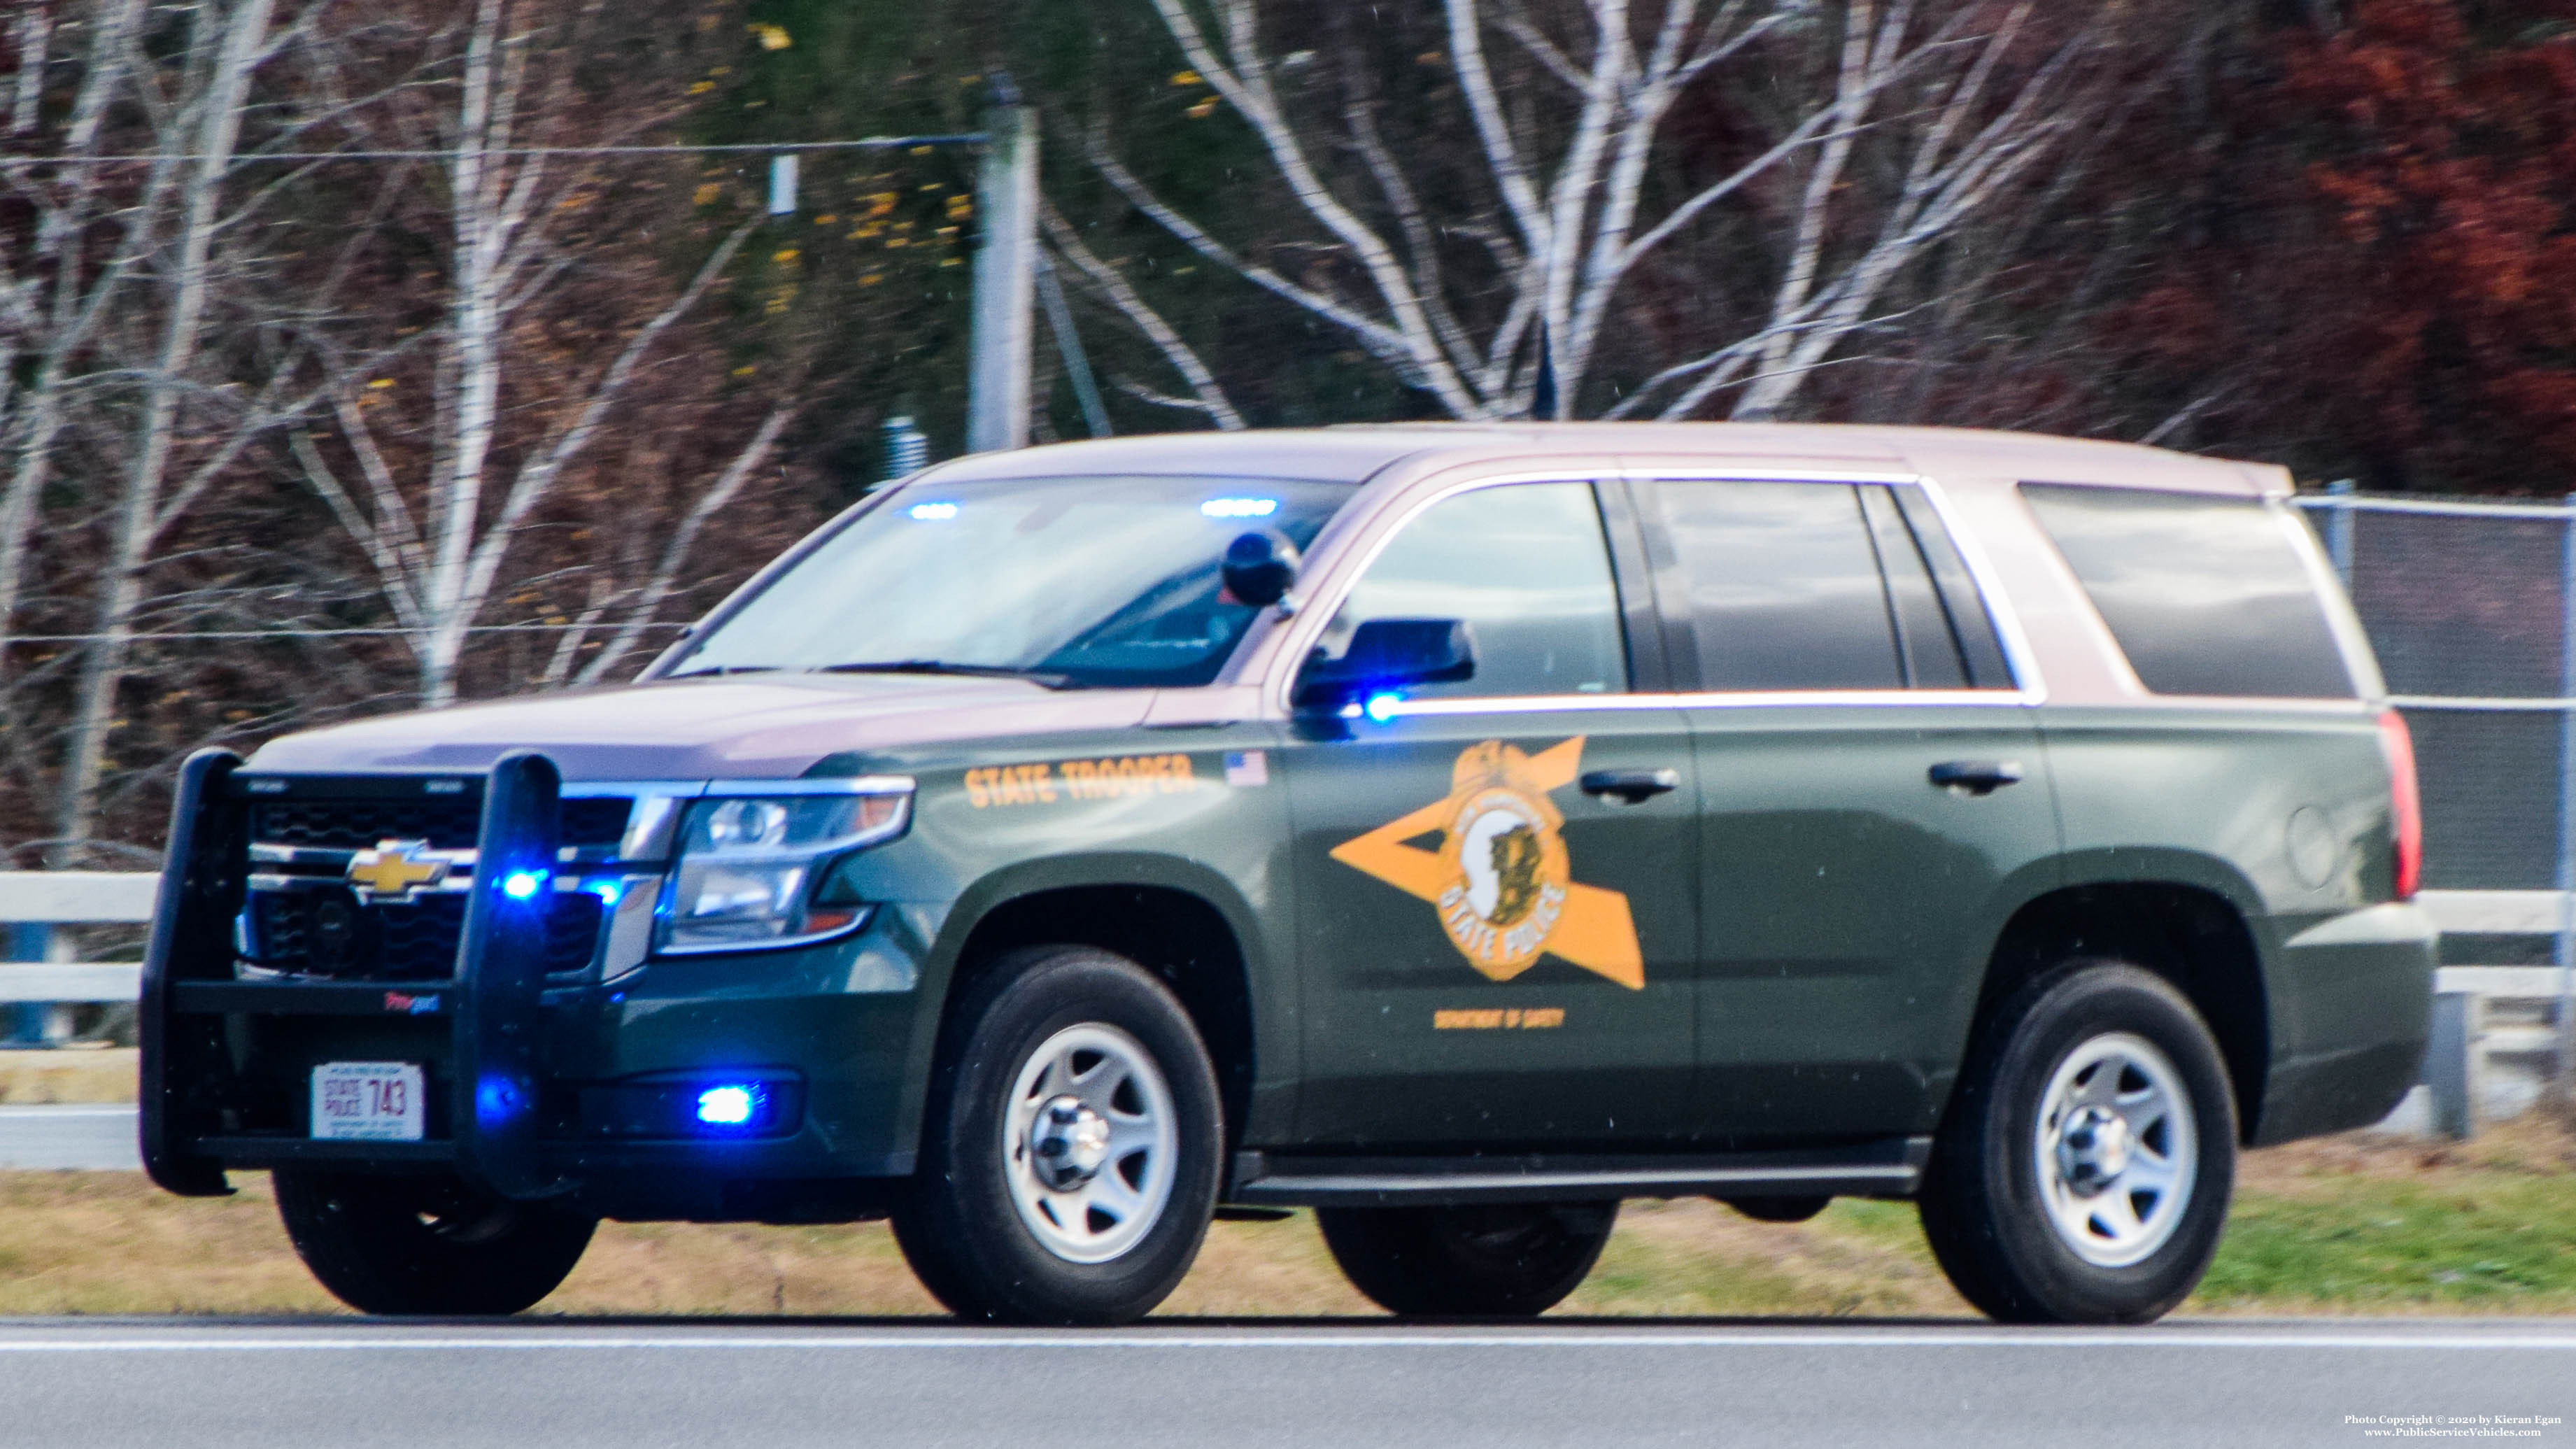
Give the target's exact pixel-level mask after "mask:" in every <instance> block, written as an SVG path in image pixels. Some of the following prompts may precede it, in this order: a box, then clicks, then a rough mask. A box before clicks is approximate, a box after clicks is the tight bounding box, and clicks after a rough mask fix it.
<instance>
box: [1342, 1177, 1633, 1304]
mask: <svg viewBox="0 0 2576 1449" xmlns="http://www.w3.org/2000/svg"><path fill="white" fill-rule="evenodd" d="M1315 1218H1316V1221H1317V1223H1318V1224H1319V1225H1320V1226H1321V1227H1322V1228H1323V1230H1324V1245H1325V1246H1326V1247H1328V1248H1330V1249H1332V1252H1333V1261H1334V1262H1336V1263H1339V1264H1340V1265H1341V1268H1342V1273H1343V1275H1344V1276H1346V1277H1348V1278H1349V1279H1350V1280H1351V1286H1352V1287H1354V1288H1357V1289H1359V1290H1360V1292H1362V1293H1364V1294H1367V1295H1368V1297H1369V1300H1370V1301H1371V1302H1373V1303H1375V1304H1377V1305H1378V1306H1379V1307H1381V1308H1384V1309H1385V1310H1387V1311H1388V1312H1389V1313H1393V1314H1396V1315H1398V1316H1399V1317H1404V1318H1534V1317H1536V1316H1538V1315H1539V1314H1541V1313H1544V1312H1546V1311H1547V1310H1548V1309H1550V1308H1553V1307H1555V1306H1556V1305H1557V1304H1559V1303H1562V1302H1564V1301H1565V1295H1567V1294H1568V1293H1571V1292H1573V1291H1574V1290H1575V1289H1576V1288H1577V1287H1578V1286H1580V1285H1581V1284H1582V1282H1583V1279H1584V1276H1585V1275H1586V1274H1588V1273H1590V1272H1591V1271H1592V1265H1593V1263H1594V1262H1596V1261H1598V1260H1599V1258H1600V1257H1601V1247H1602V1245H1603V1244H1604V1243H1607V1242H1609V1241H1610V1228H1611V1225H1612V1224H1614V1223H1616V1222H1617V1221H1618V1219H1619V1204H1618V1203H1616V1202H1597V1203H1493V1204H1477V1205H1467V1206H1459V1207H1393V1208H1331V1207H1328V1208H1318V1209H1316V1210H1315Z"/></svg>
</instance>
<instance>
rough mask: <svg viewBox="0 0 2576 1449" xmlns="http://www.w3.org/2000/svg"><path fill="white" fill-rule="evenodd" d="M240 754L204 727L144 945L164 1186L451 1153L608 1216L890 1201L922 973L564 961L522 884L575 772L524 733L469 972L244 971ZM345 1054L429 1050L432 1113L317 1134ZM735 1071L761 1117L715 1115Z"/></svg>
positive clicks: (799, 1213)
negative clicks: (894, 977)
mask: <svg viewBox="0 0 2576 1449" xmlns="http://www.w3.org/2000/svg"><path fill="white" fill-rule="evenodd" d="M240 764H241V762H240V760H239V759H238V758H237V757H235V756H233V755H231V754H229V753H227V752H222V751H207V752H203V753H201V754H200V755H198V756H197V757H195V758H192V759H191V760H190V761H189V762H188V764H187V766H186V767H185V769H184V770H183V772H182V776H181V780H180V788H179V797H178V801H177V803H176V806H175V809H174V816H173V820H172V828H171V834H170V856H169V865H168V868H167V869H166V870H165V872H164V874H163V878H162V883H161V894H160V899H159V903H158V909H157V910H156V912H155V916H154V927H153V934H152V939H151V944H150V947H149V952H148V955H147V957H146V961H145V968H144V989H143V998H142V1023H141V1028H142V1045H143V1052H142V1077H141V1083H140V1085H141V1099H142V1100H141V1112H140V1119H141V1136H142V1150H143V1158H144V1165H145V1168H146V1170H147V1171H148V1172H149V1173H150V1175H151V1177H152V1179H153V1181H154V1182H156V1183H158V1184H159V1185H160V1186H162V1187H163V1188H165V1189H167V1190H169V1191H171V1192H175V1193H180V1194H185V1195H191V1196H205V1195H215V1194H221V1193H225V1192H228V1191H230V1190H231V1189H230V1187H229V1185H228V1183H227V1181H226V1178H225V1173H226V1171H227V1169H235V1168H239V1169H273V1168H317V1169H326V1170H344V1171H352V1172H365V1173H437V1174H452V1175H454V1176H457V1177H460V1178H462V1179H464V1180H465V1181H467V1182H469V1183H471V1184H473V1185H475V1186H477V1187H479V1188H482V1189H483V1190H485V1191H488V1192H490V1193H493V1194H495V1195H498V1196H502V1197H508V1198H517V1199H538V1198H548V1199H557V1200H564V1201H570V1202H576V1203H580V1204H582V1205H584V1206H585V1207H586V1208H588V1209H590V1210H593V1211H596V1212H598V1213H599V1214H600V1215H602V1216H621V1217H698V1218H711V1219H738V1218H767V1219H772V1220H790V1221H802V1220H827V1219H834V1218H842V1217H848V1216H854V1215H856V1216H863V1215H867V1214H868V1213H870V1212H872V1211H875V1210H880V1206H881V1204H880V1202H879V1199H881V1198H882V1197H883V1196H884V1195H885V1194H884V1192H883V1191H882V1189H883V1188H884V1187H885V1183H884V1182H883V1181H882V1179H889V1178H900V1177H902V1176H903V1175H905V1174H908V1173H909V1172H910V1170H911V1167H912V1155H911V1153H910V1152H909V1151H907V1150H902V1149H903V1148H905V1147H908V1146H909V1144H908V1143H900V1144H899V1143H898V1142H897V1141H896V1140H895V1136H894V1134H893V1132H892V1119H893V1117H894V1113H893V1111H892V1105H893V1103H894V1101H895V1099H896V1095H897V1093H896V1091H895V1087H896V1084H897V1083H899V1081H900V1079H901V1075H902V1063H901V1058H902V1056H903V1053H904V1049H905V1044H906V1043H908V1041H909V1039H910V1037H911V1035H912V1031H911V1015H912V1004H913V994H912V993H911V992H909V991H879V992H875V993H850V992H847V991H846V989H843V990H835V989H834V985H835V981H836V978H835V973H834V972H833V971H832V970H828V969H824V968H823V967H821V966H819V965H817V964H815V955H816V953H806V956H805V957H803V958H798V957H797V956H796V955H795V954H794V953H781V956H782V957H784V958H785V959H784V960H783V961H782V960H780V959H775V958H764V961H765V964H762V965H757V966H750V967H740V966H737V968H736V969H735V970H733V971H731V972H730V973H728V972H727V971H725V969H724V967H723V965H721V964H719V963H715V962H707V963H702V964H691V965H686V966H675V967H669V968H665V967H660V966H652V967H647V968H646V969H645V970H644V971H642V972H640V973H636V974H635V975H633V976H632V977H629V978H623V979H621V980H620V981H618V982H614V983H610V984H607V985H584V986H576V987H565V986H562V985H559V984H558V985H554V986H551V987H550V986H549V984H548V982H547V978H546V976H545V924H544V919H543V916H542V913H541V910H540V907H539V904H538V902H537V901H534V900H530V899H524V898H522V897H521V896H514V895H513V894H512V893H511V892H510V891H509V890H507V889H504V884H505V882H509V881H510V879H511V877H512V876H513V875H514V874H530V873H533V874H535V875H538V876H540V877H542V876H543V875H544V874H545V873H546V872H548V871H549V870H550V869H551V868H552V866H553V863H554V862H555V860H556V859H557V848H556V835H557V827H556V820H557V813H558V812H557V794H558V787H559V780H558V778H557V776H556V772H555V770H554V768H553V766H552V765H551V764H549V763H548V762H547V761H546V760H545V759H544V758H543V757H542V756H538V755H533V754H519V755H513V756H511V757H508V758H505V759H503V760H501V761H500V762H498V763H497V764H496V765H494V767H493V768H492V769H491V770H490V771H489V772H488V773H487V774H486V775H485V776H484V778H483V780H482V782H481V788H482V791H483V800H482V813H481V826H480V830H479V834H478V836H477V852H476V857H475V860H476V864H475V867H474V878H473V881H472V886H471V895H470V898H469V900H468V903H467V905H466V908H465V924H464V928H463V932H462V936H461V938H460V940H459V942H458V948H457V960H456V966H455V970H454V973H453V975H452V977H451V978H449V979H445V980H439V981H424V982H399V983H386V982H341V981H312V980H272V979H252V980H245V979H240V977H239V973H238V972H237V970H236V968H235V950H234V946H233V926H234V921H235V919H236V918H237V917H238V916H239V915H240V913H241V911H242V908H243V903H244V898H245V891H246V889H247V866H246V860H247V855H248V851H247V846H248V837H249V811H250V808H251V804H252V801H251V799H250V797H249V796H248V795H247V793H246V791H245V789H244V787H243V786H244V782H243V781H241V780H238V779H236V778H235V774H236V771H237V770H238V769H239V766H240ZM540 899H541V896H540ZM799 959H802V960H804V961H805V963H806V966H805V969H803V970H802V971H800V970H798V969H797V967H796V965H795V964H794V963H795V962H796V961H797V960H799ZM879 969H880V971H882V970H884V969H885V968H883V967H880V968H879ZM849 975H850V972H849V970H848V969H847V968H844V969H842V970H841V971H840V972H839V974H838V977H837V980H838V982H839V983H841V984H842V985H843V986H844V987H845V986H846V983H847V982H848V980H849ZM868 1042H882V1043H884V1044H885V1045H884V1047H883V1049H882V1051H874V1052H872V1051H870V1050H868V1049H866V1048H865V1047H864V1046H861V1045H858V1044H863V1043H868ZM880 1057H882V1058H883V1059H882V1060H879V1058H880ZM326 1060H384V1061H406V1062H415V1063H419V1064H421V1065H422V1067H423V1069H424V1073H425V1077H426V1081H427V1086H428V1089H429V1096H430V1099H431V1100H430V1102H429V1104H428V1108H429V1110H428V1111H427V1112H426V1113H425V1114H424V1115H425V1118H426V1123H425V1128H426V1130H425V1133H424V1136H423V1138H422V1139H421V1140H418V1141H399V1142H386V1141H342V1140H324V1139H318V1138H315V1137H313V1136H311V1135H310V1129H309V1126H308V1125H307V1124H306V1123H305V1122H304V1121H303V1119H302V1115H301V1114H302V1101H303V1098H302V1091H303V1083H304V1082H305V1080H306V1079H307V1078H308V1077H309V1074H310V1072H311V1069H312V1068H313V1067H314V1066H315V1065H317V1064H318V1063H320V1062H322V1061H326ZM708 1063H714V1064H715V1065H708ZM718 1089H722V1090H726V1091H728V1092H732V1091H739V1092H740V1093H741V1094H742V1095H741V1097H740V1098H739V1099H730V1098H729V1099H728V1100H727V1102H726V1105H727V1106H728V1107H730V1106H734V1105H737V1104H738V1105H739V1106H740V1107H741V1108H742V1120H740V1121H739V1122H733V1121H724V1122H712V1123H711V1122H710V1121H709V1120H707V1119H706V1118H703V1117H701V1116H700V1115H699V1113H698V1111H697V1108H698V1106H699V1101H700V1098H701V1095H702V1094H703V1093H705V1092H707V1091H710V1090H718ZM726 1115H728V1116H729V1115H731V1114H730V1113H727V1114H726Z"/></svg>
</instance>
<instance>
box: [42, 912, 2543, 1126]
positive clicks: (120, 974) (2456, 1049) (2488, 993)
mask: <svg viewBox="0 0 2576 1449" xmlns="http://www.w3.org/2000/svg"><path fill="white" fill-rule="evenodd" d="M160 882H161V878H160V876H158V875H157V874H153V873H149V872H143V871H103V870H86V871H85V870H60V871H0V925H15V924H31V925H32V924H43V925H56V926H69V925H98V924H127V925H135V924H142V923H145V922H148V921H150V920H151V919H152V906H153V900H154V897H155V895H156V894H157V893H158V891H159V889H160ZM2417 899H2418V900H2419V901H2421V902H2422V904H2423V906H2424V908H2425V909H2426V910H2427V911H2428V912H2430V913H2431V914H2432V917H2433V920H2434V922H2435V924H2437V925H2439V926H2440V927H2441V928H2442V931H2443V933H2444V934H2446V935H2526V936H2548V935H2557V934H2558V933H2559V932H2560V931H2561V930H2562V929H2563V928H2564V926H2565V917H2564V916H2563V914H2562V913H2563V912H2564V911H2565V910H2566V909H2567V905H2566V902H2565V900H2564V898H2563V896H2562V893H2561V892H2558V891H2426V892H2424V893H2423V894H2422V895H2421V896H2419V897H2417ZM2568 984H2569V983H2568V979H2567V973H2566V971H2565V970H2564V969H2563V968H2561V967H2558V966H2445V967H2443V968H2442V969H2441V971H2440V973H2439V978H2438V981H2437V983H2436V985H2435V992H2436V1013H2435V1016H2436V1020H2435V1032H2434V1036H2435V1040H2434V1042H2433V1047H2432V1051H2431V1052H2430V1053H2429V1055H2428V1057H2427V1060H2426V1062H2425V1079H2426V1085H2427V1086H2429V1087H2430V1088H2431V1089H2432V1097H2433V1108H2432V1110H2433V1117H2434V1120H2435V1125H2437V1126H2439V1127H2441V1128H2442V1129H2444V1130H2449V1131H2453V1132H2454V1135H2466V1134H2467V1132H2469V1131H2471V1130H2474V1127H2475V1121H2474V1118H2475V1117H2476V1116H2479V1115H2483V1109H2482V1107H2481V1104H2482V1103H2483V1102H2484V1101H2485V1100H2486V1098H2487V1097H2488V1095H2489V1092H2488V1087H2487V1077H2488V1072H2489V1069H2490V1067H2502V1068H2504V1069H2506V1070H2512V1069H2513V1068H2514V1067H2515V1066H2517V1065H2520V1066H2526V1067H2530V1068H2533V1069H2535V1070H2534V1075H2542V1074H2545V1073H2546V1072H2547V1071H2548V1070H2550V1069H2551V1068H2552V1067H2554V1066H2555V1065H2556V1057H2557V1054H2558V1052H2559V1051H2560V1045H2559V1044H2560V1041H2561V1036H2560V1032H2561V1026H2560V1024H2559V1021H2558V1017H2559V1014H2560V1011H2561V1007H2560V1005H2559V1003H2560V1002H2561V1000H2562V999H2563V998H2562V994H2563V993H2564V992H2565V991H2566V989H2567V986H2568ZM142 989H143V968H142V967H141V966H140V965H138V964H135V963H132V962H112V961H12V962H5V963H0V1003H19V1002H41V1003H69V1002H122V1001H132V1000H134V999H135V998H136V997H138V996H140V995H141V994H142Z"/></svg>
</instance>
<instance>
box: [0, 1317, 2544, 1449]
mask: <svg viewBox="0 0 2576 1449" xmlns="http://www.w3.org/2000/svg"><path fill="white" fill-rule="evenodd" d="M2480 1414H2484V1415H2487V1416H2489V1417H2490V1419H2492V1420H2498V1421H2499V1422H2495V1423H2491V1424H2490V1425H2488V1426H2486V1429H2487V1434H2486V1435H2485V1436H2481V1437H2500V1436H2498V1435H2497V1431H2498V1430H2504V1429H2521V1430H2528V1431H2530V1432H2529V1435H2528V1436H2527V1437H2526V1436H2524V1435H2520V1434H2517V1435H2516V1436H2515V1440H2516V1442H2524V1443H2538V1444H2559V1445H2572V1444H2576V1427H2571V1423H2576V1323H2569V1322H2531V1321H2523V1322H2509V1323H2486V1322H2480V1323H2461V1322H2443V1323H2387V1322H2378V1323H2362V1322H2351V1321H2326V1320H2318V1321H2303V1322H2295V1323H2273V1324H2247V1323H2233V1322H2202V1323H2169V1324H2165V1325H2162V1326H2158V1327H2154V1328H2145V1329H2125V1330H2118V1331H2097V1330H2052V1331H2033V1330H2015V1329H2002V1328H1992V1327H1983V1326H1969V1325H1954V1324H1921V1325H1906V1324H1877V1325H1865V1326H1864V1325H1841V1324H1790V1325H1779V1324H1752V1325H1733V1324H1719V1325H1680V1324H1638V1323H1634V1322H1626V1323H1612V1322H1579V1321H1572V1320H1551V1321H1549V1322H1547V1323H1545V1324H1542V1325H1538V1326H1533V1327H1526V1328H1520V1327H1515V1328H1500V1329H1494V1328H1484V1329H1422V1328H1406V1327H1402V1326H1394V1325H1388V1326H1377V1325H1369V1324H1363V1323H1339V1324H1319V1325H1259V1326H1245V1325H1205V1324H1198V1325H1175V1326H1159V1325H1158V1326H1153V1327H1148V1328H1143V1329H1132V1330H1124V1331H1119V1332H1099V1333H1082V1332H1071V1333H1054V1332H1047V1333H1036V1332H1021V1331H980V1330H968V1329H959V1328H953V1327H947V1326H942V1325H939V1324H935V1323H908V1324H893V1323H865V1324H850V1323H803V1324H784V1325H768V1324H762V1325H751V1324H746V1323H668V1322H653V1323H634V1322H601V1321H591V1322H546V1321H542V1320H527V1321H516V1322H507V1323H464V1324H450V1325H409V1326H394V1327H387V1326H380V1325H374V1324H363V1323H353V1322H350V1321H347V1320H338V1321H332V1320H312V1321H303V1322H295V1323H275V1322H265V1323H255V1324H254V1323H211V1322H206V1321H190V1322H174V1321H165V1320H122V1321H118V1320H109V1321H97V1320H91V1321H62V1320H50V1321H28V1320H20V1321H15V1322H7V1323H0V1443H6V1444H13V1445H14V1444H31V1445H32V1444H42V1445H47V1446H88V1445H120V1446H121V1445H144V1446H153V1449H163V1446H169V1445H180V1444H184V1445H191V1446H229V1445H242V1446H258V1449H276V1446H279V1445H288V1444H291V1445H305V1444H314V1445H331V1446H337V1449H365V1446H374V1445H385V1446H402V1449H417V1446H428V1445H444V1444H528V1445H541V1446H544V1449H587V1446H593V1445H596V1446H602V1449H607V1446H615V1449H642V1446H653V1445H672V1446H688V1449H722V1446H732V1445H743V1446H753V1445H757V1446H761V1449H784V1446H794V1445H806V1444H830V1445H852V1444H871V1445H873V1444H905V1445H911V1444H922V1445H980V1444H1013V1445H1046V1446H1063V1449H1076V1446H1093V1445H1097V1446H1103V1449H1109V1446H1116V1449H1141V1446H1159V1445H1192V1446H1196V1445H1209V1444H1223V1445H1226V1446H1228V1449H1235V1446H1242V1449H1254V1446H1268V1445H1327V1446H1331V1449H1359V1446H1375V1445H1423V1446H1441V1449H1451V1446H1474V1449H1489V1446H1491V1449H1501V1446H1518V1445H1547V1446H1576V1445H1579V1446H1586V1449H1590V1446H1599V1445H1624V1444H1687V1445H1733V1444H1741V1445H1758V1446H1763V1449H1775V1446H1802V1445H1835V1446H1843V1445H1867V1444H1888V1445H1906V1446H1914V1445H1926V1446H1940V1445H1976V1446H1998V1445H2083V1446H2087V1449H2092V1446H2121V1445H2154V1446H2157V1449H2170V1446H2176V1445H2234V1444H2245V1445H2266V1446H2270V1445H2304V1444H2353V1443H2359V1442H2363V1441H2364V1440H2365V1439H2366V1438H2368V1437H2371V1436H2369V1435H2366V1434H2365V1432H2364V1431H2365V1429H2369V1428H2379V1427H2386V1426H2385V1425H2378V1424H2359V1423H2354V1422H2350V1418H2351V1417H2358V1416H2425V1415H2431V1416H2450V1415H2470V1416H2474V1415H2480ZM2526 1416H2556V1417H2557V1418H2559V1419H2561V1420H2567V1421H2571V1422H2569V1423H2558V1424H2554V1425H2541V1424H2528V1423H2526V1424H2506V1423H2503V1422H2501V1420H2502V1419H2505V1418H2509V1417H2526ZM2438 1427H2453V1426H2447V1425H2440V1426H2438ZM2401 1437H2412V1436H2401Z"/></svg>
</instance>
